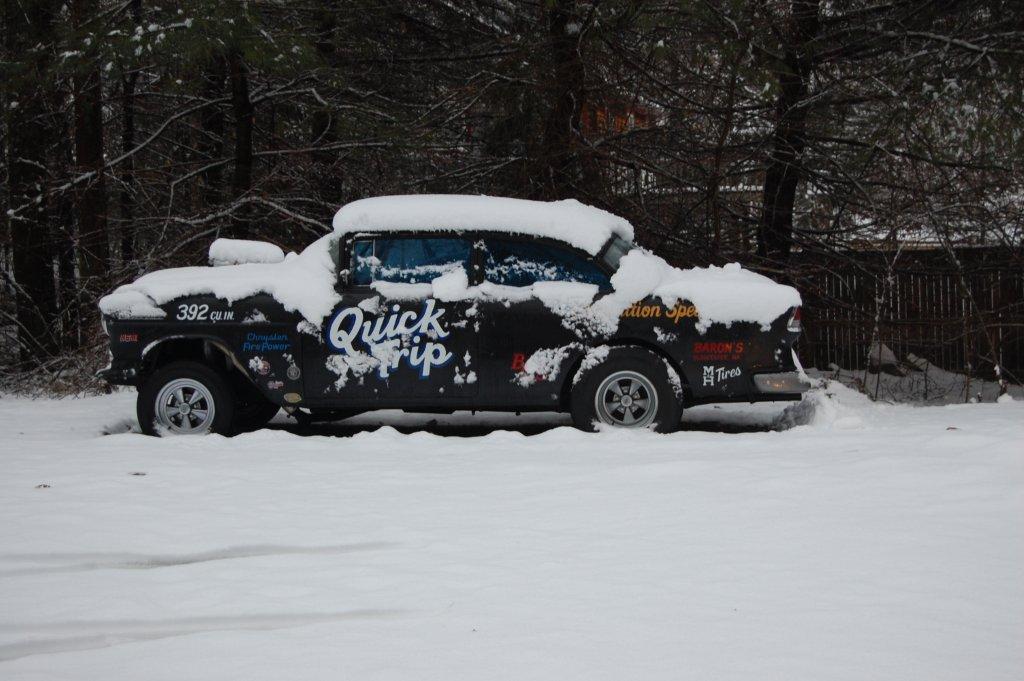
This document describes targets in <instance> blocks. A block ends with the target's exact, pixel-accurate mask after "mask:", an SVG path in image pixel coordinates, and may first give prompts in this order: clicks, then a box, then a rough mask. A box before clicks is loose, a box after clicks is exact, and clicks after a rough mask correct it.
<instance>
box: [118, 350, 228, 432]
mask: <svg viewBox="0 0 1024 681" xmlns="http://www.w3.org/2000/svg"><path fill="white" fill-rule="evenodd" d="M183 404H185V405H187V406H182V405H183ZM135 408H136V413H137V414H138V417H139V427H140V428H141V429H142V432H143V433H146V434H147V435H204V434H207V433H218V434H221V435H230V434H231V429H232V425H233V421H234V415H235V394H234V392H232V390H231V387H230V386H229V385H228V382H227V380H225V378H224V376H223V375H222V374H221V373H220V372H218V371H217V370H216V369H213V368H212V367H210V366H207V365H206V364H202V363H200V362H188V361H182V362H172V363H171V364H168V365H167V366H163V367H160V368H159V369H157V370H156V371H154V372H153V373H152V374H151V375H150V376H149V378H147V379H146V380H145V382H144V383H143V384H142V386H140V387H139V397H138V399H137V400H136V404H135Z"/></svg>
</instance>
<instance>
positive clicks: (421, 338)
mask: <svg viewBox="0 0 1024 681" xmlns="http://www.w3.org/2000/svg"><path fill="white" fill-rule="evenodd" d="M333 227H334V229H333V231H332V232H331V233H330V234H328V235H326V236H324V237H322V238H320V239H319V240H317V241H316V242H314V243H313V244H311V245H310V246H308V247H307V248H306V249H305V250H303V251H302V252H301V253H299V254H295V253H290V254H288V255H287V256H285V255H284V254H283V253H282V252H281V250H280V249H279V248H277V247H276V246H273V245H272V244H267V243H261V242H251V241H231V240H224V239H221V240H217V241H215V242H214V243H213V245H212V246H211V249H210V261H211V263H214V264H215V266H212V267H184V268H176V269H167V270H161V271H158V272H153V273H151V274H147V275H145V276H143V277H141V278H139V279H138V280H136V281H135V282H133V283H131V284H127V285H125V286H122V287H120V288H118V289H117V290H116V291H114V292H113V293H111V294H110V295H108V296H106V297H104V298H103V299H102V300H101V301H100V309H101V311H102V313H103V320H104V328H105V329H106V331H107V333H108V334H109V336H110V349H111V354H112V361H111V365H110V366H109V367H108V368H107V369H105V370H104V371H102V372H101V376H102V377H103V378H104V379H106V380H107V381H108V382H110V383H114V384H124V385H133V386H137V388H138V392H139V395H138V402H137V409H138V418H139V423H140V426H141V427H142V429H143V430H144V431H145V432H149V433H153V432H171V433H203V432H211V431H212V432H218V433H231V432H238V431H241V430H246V429H252V428H258V427H261V426H262V425H265V424H266V423H267V422H268V421H269V420H270V419H271V418H272V417H273V415H274V414H276V413H277V411H278V410H279V409H280V408H284V409H285V410H286V411H287V412H288V413H290V414H293V415H294V416H296V417H297V418H299V419H300V420H301V419H306V420H314V419H323V420H331V419H339V418H344V417H345V416H347V415H351V414H354V413H358V412H361V411H367V410H372V409H384V408H387V409H404V410H407V411H415V412H450V411H454V410H501V411H531V410H537V411H540V410H544V411H551V410H554V411H564V412H570V413H571V414H572V418H573V421H574V423H575V424H576V425H577V426H579V427H580V428H584V429H593V428H595V427H596V425H597V424H601V423H603V424H608V425H611V426H624V427H649V428H653V429H656V430H659V431H668V430H672V429H673V428H675V427H676V425H677V424H678V423H679V419H680V416H681V414H682V410H683V409H684V408H685V407H686V406H687V405H692V404H698V403H707V402H728V401H761V400H785V399H796V398H798V397H799V393H800V392H801V391H802V390H803V389H804V386H803V384H802V383H801V381H800V380H799V378H798V373H797V369H798V365H797V364H796V363H795V362H796V359H795V353H794V352H793V344H794V343H795V342H796V340H797V338H798V336H799V333H800V307H799V306H800V296H799V294H798V293H797V291H796V290H795V289H793V288H791V287H789V286H783V285H780V284H777V283H775V282H773V281H771V280H770V279H768V278H766V277H763V276H761V275H759V274H756V273H753V272H750V271H747V270H744V269H742V268H741V267H740V266H739V265H736V264H730V265H726V266H724V267H709V268H695V269H687V270H682V269H677V268H674V267H671V266H670V265H668V264H667V263H666V262H665V261H664V260H662V259H661V258H659V257H657V256H654V255H652V254H651V253H649V252H647V251H645V250H643V249H641V248H638V247H636V246H634V244H633V227H632V226H631V225H630V224H629V222H627V221H626V220H624V219H622V218H619V217H617V216H615V215H612V214H611V213H608V212H606V211H603V210H600V209H597V208H593V207H590V206H586V205H583V204H581V203H579V202H577V201H573V200H568V201H557V202H551V203H545V202H536V201H524V200H519V199H507V198H494V197H485V196H439V195H433V196H432V195H418V196H394V197H378V198H371V199H363V200H360V201H355V202H353V203H350V204H347V205H345V206H343V207H342V208H341V209H340V210H339V211H338V213H337V214H336V215H335V217H334V221H333Z"/></svg>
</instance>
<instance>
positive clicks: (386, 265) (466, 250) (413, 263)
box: [352, 239, 470, 286]
mask: <svg viewBox="0 0 1024 681" xmlns="http://www.w3.org/2000/svg"><path fill="white" fill-rule="evenodd" d="M352 253H353V270H354V275H353V283H355V284H356V285H357V286H366V285H368V284H370V283H371V282H374V281H390V282H396V283H403V284H424V283H430V282H431V281H433V280H434V279H436V278H437V277H439V276H441V275H442V274H444V273H445V272H449V271H451V270H453V269H455V268H457V267H463V268H466V269H467V270H468V269H469V260H470V244H469V242H468V241H466V240H465V239H374V240H373V241H357V242H356V243H355V245H354V247H353V252H352Z"/></svg>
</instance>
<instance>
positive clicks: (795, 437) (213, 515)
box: [0, 386, 1024, 681]
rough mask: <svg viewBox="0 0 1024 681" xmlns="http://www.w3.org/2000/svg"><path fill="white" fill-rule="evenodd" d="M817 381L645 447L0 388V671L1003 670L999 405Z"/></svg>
mask: <svg viewBox="0 0 1024 681" xmlns="http://www.w3.org/2000/svg"><path fill="white" fill-rule="evenodd" d="M832 391H833V394H834V397H833V398H826V397H823V396H822V395H820V394H815V395H814V396H813V397H811V398H810V399H809V400H808V401H806V402H805V403H804V405H803V406H801V407H799V408H797V409H791V410H790V411H789V412H787V414H786V416H785V418H784V419H781V420H778V417H779V412H780V409H781V408H780V407H778V406H767V407H766V406H760V407H758V408H756V409H755V408H752V407H744V408H740V409H738V410H737V409H736V408H732V409H713V408H702V409H700V410H695V411H694V412H693V413H691V414H690V415H688V417H687V425H686V427H687V430H685V431H684V432H680V433H677V434H675V435H671V436H659V435H654V434H649V433H626V432H605V433H599V434H595V435H588V434H583V433H579V432H576V431H574V430H571V429H568V428H564V427H556V426H558V425H559V424H561V423H564V419H561V418H560V417H555V416H550V415H547V416H545V415H540V416H531V417H523V418H520V419H514V418H513V417H501V419H500V421H501V423H503V424H504V426H505V427H511V428H516V429H518V431H519V432H517V431H515V430H503V431H498V432H494V433H491V434H486V435H479V434H478V433H484V432H485V429H484V428H482V427H478V426H466V425H465V422H466V418H465V417H461V418H451V417H449V418H447V419H439V420H438V421H437V422H436V424H434V425H431V427H430V429H431V430H432V431H433V432H413V433H412V434H403V433H402V432H399V431H398V430H396V429H394V428H392V427H383V428H379V429H376V426H375V425H374V424H376V423H379V422H381V421H383V422H385V423H391V424H396V425H400V426H403V428H405V429H409V428H412V427H414V426H418V425H423V424H424V423H426V422H428V421H430V420H431V419H430V417H409V416H407V415H395V414H384V415H379V414H378V415H369V416H364V417H362V418H361V420H360V423H361V424H362V425H358V424H357V425H351V424H349V425H344V426H339V427H335V428H333V429H331V428H326V429H320V430H318V431H317V432H318V433H324V434H319V435H313V436H306V437H300V436H298V435H295V434H293V433H291V432H288V431H287V430H285V429H283V428H282V426H281V425H280V424H279V425H278V427H277V429H276V430H268V431H263V432H259V433H254V434H251V435H246V436H243V437H238V438H235V439H233V440H226V439H223V438H220V437H213V436H211V437H205V438H195V439H183V438H179V439H154V438H146V437H143V436H140V435H136V434H130V433H129V434H114V435H102V434H101V433H102V432H104V431H106V432H117V431H120V430H124V429H125V424H126V423H127V422H128V421H129V420H130V418H131V414H132V411H133V409H132V401H133V395H130V394H120V395H113V396H110V397H104V398H91V399H81V400H64V401H35V402H31V401H27V400H19V399H10V398H3V399H0V426H2V428H3V433H4V438H3V440H2V442H0V678H2V679H5V680H7V679H76V680H77V679H97V680H103V681H111V680H116V679H147V680H152V679H168V680H174V681H180V680H181V679H189V680H190V681H191V680H195V679H239V680H244V681H256V680H261V679H267V680H269V681H281V680H282V679H303V680H307V679H320V678H323V679H332V680H334V679H444V680H446V681H447V680H451V679H474V680H479V679H487V680H491V679H530V680H534V679H559V680H563V679H586V680H587V681H590V680H594V679H615V680H621V679H645V680H647V679H700V680H702V681H703V680H708V679H714V680H721V679H743V680H749V679H758V680H765V679H784V680H786V681H792V680H794V679H808V680H813V681H820V680H822V679H851V680H853V679H856V680H858V681H860V680H863V679H894V680H899V681H907V680H908V679H928V680H929V681H936V680H939V679H964V680H972V681H973V680H984V681H996V680H999V679H1007V680H1010V679H1014V680H1016V679H1020V678H1024V524H1022V522H1021V519H1022V518H1024V402H1020V401H1017V402H1009V403H1002V404H978V405H957V406H948V407H927V408H914V407H894V406H881V405H874V404H870V403H867V402H865V401H864V400H863V398H860V397H859V396H858V395H856V394H854V393H852V392H851V391H848V390H846V389H844V388H842V387H841V386H837V387H834V388H832ZM773 423H786V424H801V423H802V424H805V425H797V426H795V427H792V428H790V429H788V430H784V431H781V432H775V431H772V430H770V428H771V426H772V424H773ZM723 427H725V429H726V430H728V431H730V432H725V433H723V432H713V431H714V430H715V429H721V428H723ZM439 433H440V434H445V433H451V434H457V435H474V436H473V437H442V436H441V435H439ZM524 433H529V435H527V434H524Z"/></svg>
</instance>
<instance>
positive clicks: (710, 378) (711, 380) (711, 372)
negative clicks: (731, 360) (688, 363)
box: [703, 366, 743, 385]
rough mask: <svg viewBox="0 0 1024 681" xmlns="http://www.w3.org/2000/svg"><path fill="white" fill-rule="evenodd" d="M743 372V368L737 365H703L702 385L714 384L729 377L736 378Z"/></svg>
mask: <svg viewBox="0 0 1024 681" xmlns="http://www.w3.org/2000/svg"><path fill="white" fill-rule="evenodd" d="M742 373H743V370H742V369H740V368H739V367H732V368H729V367H715V366H706V367H704V382H703V385H715V384H717V383H721V382H722V381H727V380H729V379H730V378H736V377H738V376H740V375H741V374H742Z"/></svg>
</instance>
